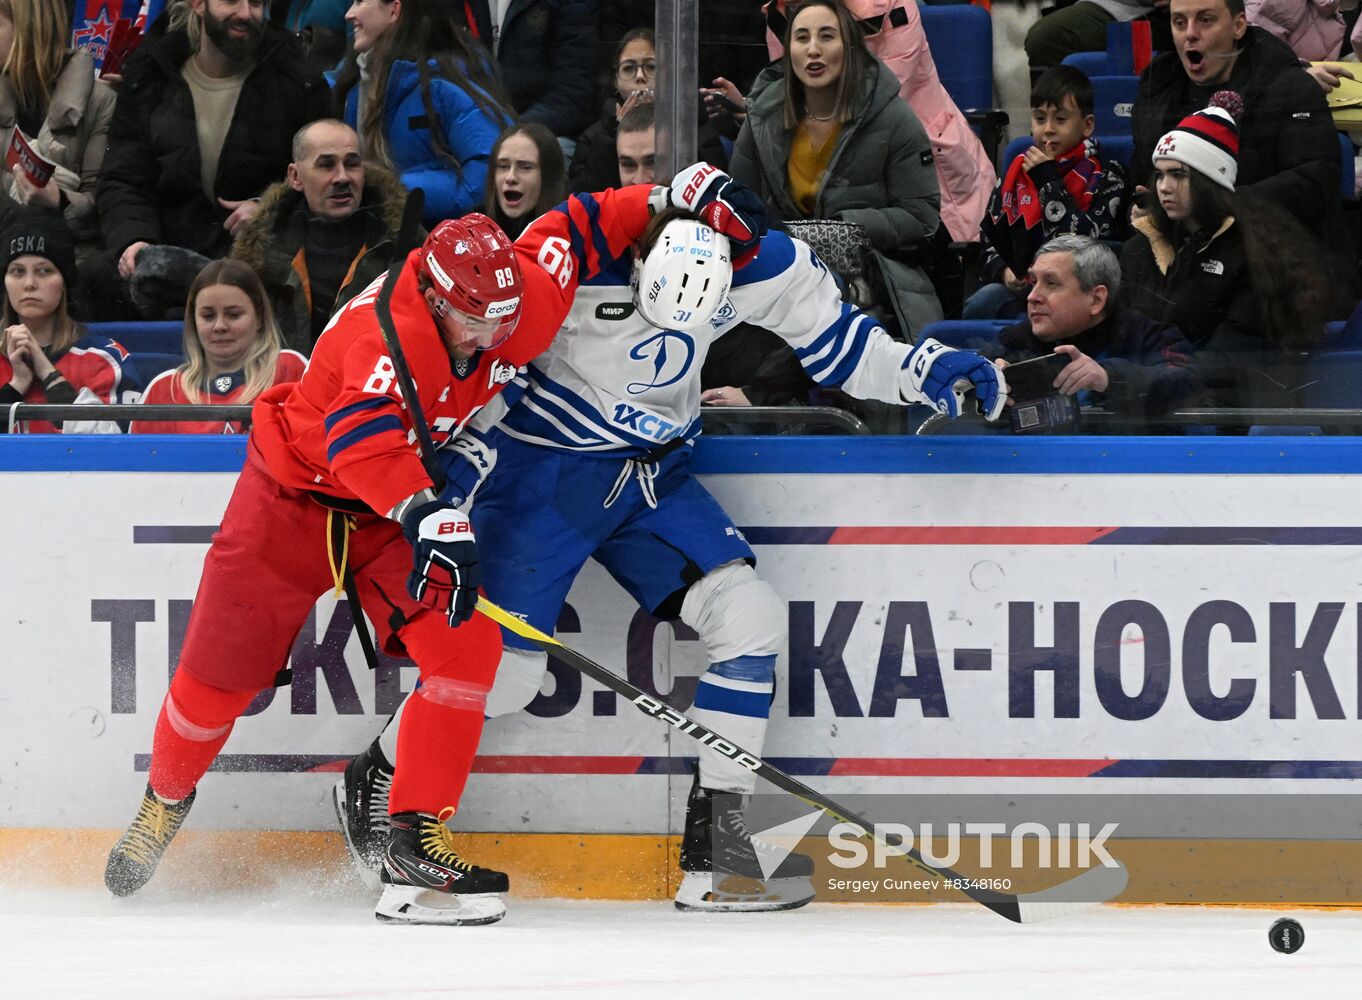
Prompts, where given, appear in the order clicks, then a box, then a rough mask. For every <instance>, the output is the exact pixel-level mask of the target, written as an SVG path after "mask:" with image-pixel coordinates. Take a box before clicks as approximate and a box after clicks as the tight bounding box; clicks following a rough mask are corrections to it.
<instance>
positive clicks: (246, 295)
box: [131, 259, 307, 434]
mask: <svg viewBox="0 0 1362 1000" xmlns="http://www.w3.org/2000/svg"><path fill="white" fill-rule="evenodd" d="M184 356H185V363H184V364H182V365H180V367H178V368H174V369H172V370H170V371H167V372H162V373H161V374H160V375H157V376H156V377H155V378H154V379H152V380H151V383H150V384H149V385H148V386H147V391H146V392H144V393H143V394H142V402H143V403H179V404H186V403H187V404H191V405H194V406H197V405H199V404H201V403H214V404H222V405H226V404H230V403H249V402H250V401H251V400H253V399H255V397H256V396H259V395H260V394H261V393H262V392H264V391H265V390H266V389H268V388H269V387H270V386H272V385H278V384H279V383H280V382H296V381H297V380H298V379H300V378H302V377H303V371H304V369H306V368H307V359H306V358H305V357H303V356H302V355H301V354H299V353H298V352H297V351H290V350H285V349H283V348H282V347H281V344H280V337H279V328H278V327H277V326H275V324H274V313H273V311H272V310H271V309H270V303H269V299H268V297H267V296H266V295H265V286H264V285H263V284H261V282H260V278H259V277H258V276H257V275H256V273H255V272H254V271H253V270H251V269H250V267H248V266H247V265H246V264H244V263H242V262H241V261H239V260H231V259H227V260H215V261H212V262H211V263H209V264H208V265H207V266H206V267H205V268H204V269H203V270H202V271H200V272H199V274H198V277H196V278H195V279H194V283H193V284H192V285H191V286H190V287H189V298H188V300H187V301H186V303H185V311H184ZM131 430H132V433H133V434H241V433H243V428H242V426H241V422H240V421H236V420H229V421H226V422H221V421H208V420H135V421H133V424H132V429H131Z"/></svg>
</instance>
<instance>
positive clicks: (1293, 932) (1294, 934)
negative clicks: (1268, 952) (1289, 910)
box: [1267, 917, 1305, 955]
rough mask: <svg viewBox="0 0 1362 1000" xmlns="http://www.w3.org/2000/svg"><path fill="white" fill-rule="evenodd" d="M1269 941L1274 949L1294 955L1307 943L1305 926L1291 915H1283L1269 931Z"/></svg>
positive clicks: (1284, 953)
mask: <svg viewBox="0 0 1362 1000" xmlns="http://www.w3.org/2000/svg"><path fill="white" fill-rule="evenodd" d="M1267 940H1268V943H1270V944H1271V945H1272V950H1273V951H1280V952H1281V953H1282V954H1283V955H1294V954H1295V953H1296V952H1298V951H1300V950H1301V945H1303V944H1305V928H1304V927H1302V926H1301V925H1300V924H1299V923H1297V922H1296V921H1294V920H1292V919H1291V918H1290V917H1282V918H1281V919H1280V920H1278V921H1276V922H1275V923H1273V925H1272V929H1271V930H1270V931H1268V932H1267Z"/></svg>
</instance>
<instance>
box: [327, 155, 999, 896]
mask: <svg viewBox="0 0 1362 1000" xmlns="http://www.w3.org/2000/svg"><path fill="white" fill-rule="evenodd" d="M653 201H654V207H655V208H656V209H661V211H659V212H658V214H657V215H655V216H654V218H653V220H652V222H651V223H650V224H649V225H648V228H647V230H646V231H645V233H644V236H643V239H642V240H641V241H640V242H639V244H638V246H637V247H636V248H635V249H634V252H633V253H632V254H630V253H626V254H624V255H622V256H620V257H618V258H616V259H614V260H613V261H611V262H610V263H609V265H607V266H602V267H601V268H600V273H599V275H598V277H596V278H594V279H592V280H590V281H587V282H583V283H582V284H581V286H580V288H579V290H578V292H577V298H576V300H575V304H574V305H573V307H572V310H571V313H570V315H569V317H568V319H567V322H566V324H565V325H564V327H563V329H562V330H561V331H560V333H559V334H558V336H557V337H556V338H555V339H554V341H553V346H552V347H550V349H549V350H548V351H546V352H545V353H544V354H542V355H540V356H539V357H538V358H536V359H535V360H534V361H533V362H532V363H531V364H530V365H529V366H528V367H527V369H525V370H524V371H523V372H522V373H521V375H520V376H519V377H518V378H517V379H516V381H515V382H514V384H512V385H510V386H508V387H507V389H506V391H505V392H503V393H502V394H501V395H500V396H498V397H497V398H496V399H495V400H494V401H493V402H492V403H491V404H489V406H488V407H487V408H486V409H485V410H483V411H482V412H481V413H480V414H478V415H477V416H476V417H475V418H474V420H473V422H472V424H471V425H470V426H469V427H468V428H467V429H466V430H465V431H464V432H463V434H462V435H461V436H460V437H459V438H458V439H457V440H456V441H455V442H453V447H448V448H446V449H444V450H442V452H441V455H442V456H443V458H444V465H445V468H446V471H447V473H448V476H449V482H448V485H447V486H446V488H445V494H444V497H443V498H444V499H446V500H452V501H453V502H455V503H459V504H468V502H469V501H471V500H472V499H473V495H474V493H476V503H471V506H469V511H470V517H471V518H472V521H473V524H474V528H475V530H476V532H477V535H478V538H479V539H481V540H484V544H483V545H482V547H481V548H480V550H479V551H480V553H481V559H482V571H483V582H484V588H485V590H486V593H487V595H488V597H489V598H491V599H492V600H493V601H495V602H496V603H498V604H500V605H501V606H502V607H504V608H506V609H507V610H508V611H510V612H511V613H512V614H516V615H518V616H521V617H523V618H524V619H525V620H526V621H528V622H529V623H530V624H531V625H533V626H535V627H536V628H538V629H540V630H542V631H544V632H550V633H551V632H552V631H553V630H554V627H555V625H556V623H557V621H558V616H559V612H560V610H561V609H562V606H563V602H564V600H565V599H566V597H567V594H568V590H569V588H570V587H571V585H572V582H573V580H574V579H575V578H576V576H577V573H578V572H579V571H580V570H581V568H582V566H583V565H584V564H585V563H586V561H587V559H589V558H595V559H596V560H597V561H598V562H600V563H601V564H602V565H603V566H604V567H605V568H606V570H608V571H609V572H610V574H611V575H612V576H613V577H614V578H615V579H616V580H617V581H619V583H620V584H621V585H622V586H623V587H624V588H625V589H626V590H627V591H628V592H629V594H630V595H631V596H632V597H633V598H634V600H636V601H637V602H638V603H639V605H640V606H642V607H643V608H645V609H646V610H648V611H649V612H650V613H652V614H653V615H654V616H655V617H657V618H659V619H662V620H678V619H679V620H680V621H682V622H684V623H685V624H687V625H689V626H690V627H691V628H693V629H694V630H695V631H696V632H697V633H698V634H699V637H700V640H701V641H702V642H703V644H704V647H705V651H706V654H707V656H708V660H709V664H710V666H709V668H708V670H707V671H706V672H705V674H704V675H703V676H702V677H701V678H700V682H699V685H698V687H697V689H696V695H695V701H694V704H693V705H692V706H691V708H690V709H689V712H688V714H690V715H691V716H692V717H694V718H695V719H696V720H698V721H699V722H701V723H702V724H704V725H705V726H708V727H709V728H711V729H712V730H714V731H715V732H717V733H720V734H722V735H723V736H725V737H727V738H728V739H730V740H732V741H733V742H736V743H737V744H739V745H740V746H743V747H745V748H747V749H749V750H752V751H754V752H756V753H760V752H761V750H762V745H763V742H764V740H765V735H766V725H767V717H768V715H769V711H770V704H771V700H772V698H773V692H774V685H775V674H776V664H777V661H778V659H779V658H780V656H781V654H782V653H783V651H784V649H785V645H786V630H787V611H786V607H785V603H784V602H783V601H782V600H781V599H780V598H779V597H778V596H777V595H776V593H775V592H774V591H773V590H772V589H771V587H770V586H769V585H768V584H767V583H765V582H764V581H763V580H762V579H761V578H760V577H758V576H757V573H756V571H755V569H754V568H753V567H754V566H755V564H756V556H755V555H754V554H753V552H752V550H751V548H749V547H748V545H747V542H746V541H745V540H744V539H743V537H742V535H741V533H740V532H739V531H738V530H737V529H736V528H735V526H734V525H733V522H732V520H731V519H730V518H729V517H728V515H727V514H726V513H725V512H724V510H723V508H722V507H720V506H719V504H718V502H717V501H716V500H715V499H714V498H713V497H712V496H711V495H710V494H709V493H708V491H706V490H705V488H704V487H703V486H701V485H700V483H699V481H698V480H697V479H696V478H695V477H694V476H693V475H692V474H691V471H690V458H691V450H692V446H693V444H694V441H695V439H696V437H697V436H698V435H699V433H700V369H701V366H702V365H703V364H704V360H705V355H706V353H707V351H708V350H709V346H710V344H711V343H712V342H713V341H714V339H715V338H717V337H719V336H721V335H722V334H723V333H724V332H725V331H727V330H729V329H730V328H732V327H733V326H735V325H737V324H738V323H739V322H744V321H745V322H747V323H751V324H753V325H755V326H759V327H764V328H765V329H767V330H770V331H772V332H774V333H776V334H778V335H779V336H781V337H783V338H784V339H785V340H787V341H788V342H789V343H790V345H791V346H792V347H793V348H794V351H795V353H796V355H797V356H798V357H799V359H800V362H801V363H802V364H803V366H804V369H805V371H807V372H808V374H809V375H810V376H811V377H812V378H813V379H814V380H815V381H817V382H818V383H819V384H821V385H825V386H840V387H841V388H842V389H844V390H845V391H846V392H848V393H850V394H851V395H853V396H857V397H859V398H863V399H877V400H882V401H885V402H890V403H899V404H905V405H906V404H910V403H919V402H925V403H928V404H930V405H932V406H934V407H936V408H937V409H938V410H939V411H940V412H942V413H946V414H949V415H951V416H958V415H959V414H960V412H961V409H962V407H963V406H964V404H965V400H966V396H967V395H968V394H969V393H971V392H972V393H973V394H974V396H975V398H976V401H977V403H978V405H979V408H980V410H981V411H982V412H983V413H984V414H985V415H986V416H988V417H989V418H990V419H993V418H996V417H997V416H998V415H999V414H1000V413H1001V412H1002V408H1003V405H1004V403H1005V402H1006V396H1007V391H1006V386H1005V384H1004V383H1003V380H1002V378H1001V377H1000V374H999V372H998V370H997V369H995V368H994V366H993V365H992V364H990V363H989V362H988V361H987V360H985V359H984V358H982V357H981V356H979V355H978V354H975V353H972V352H969V351H957V350H954V349H952V348H949V347H946V346H944V345H942V344H939V343H937V342H936V341H933V340H930V339H929V340H924V341H922V342H920V343H918V344H915V345H909V344H904V343H900V342H897V341H895V340H893V339H891V338H890V337H889V336H888V335H887V334H886V333H885V332H884V330H883V329H882V328H881V327H880V326H879V325H878V324H877V323H876V322H875V320H874V319H873V318H871V317H870V316H867V315H865V314H864V313H861V312H859V311H857V310H856V309H854V308H853V307H852V306H850V305H848V304H846V303H845V302H843V301H842V296H841V293H840V291H839V289H838V286H837V283H836V281H835V279H834V278H833V276H832V274H831V273H830V272H829V271H828V269H827V267H826V266H824V264H823V263H822V262H821V261H820V260H819V259H818V258H817V256H816V255H815V254H814V253H813V251H812V250H810V249H809V247H808V246H807V245H805V244H804V243H801V242H800V241H799V240H796V239H793V238H791V237H790V236H788V235H786V234H784V233H780V232H769V233H765V235H759V234H761V233H763V232H764V230H765V219H764V213H763V211H762V209H761V207H760V202H758V201H756V199H755V197H754V196H753V195H752V194H751V192H749V191H747V190H746V189H745V188H742V187H741V186H740V185H738V184H737V183H736V182H735V181H733V180H732V179H731V178H729V177H728V176H727V175H726V174H724V173H722V172H721V171H718V170H717V169H715V168H714V167H710V166H708V165H705V164H697V165H696V166H695V167H692V168H689V169H688V170H686V171H683V172H682V173H681V174H679V175H678V177H677V179H676V180H674V181H673V183H672V186H671V187H670V188H658V189H656V190H655V192H654V195H653ZM716 203H717V206H718V207H719V208H720V209H722V210H724V211H735V212H737V213H738V214H739V215H740V216H741V217H742V218H743V219H744V221H748V222H749V226H750V228H751V230H752V231H753V233H754V237H755V238H754V240H753V241H751V242H749V243H748V244H746V245H737V246H730V241H729V240H728V238H726V237H725V236H724V235H722V234H721V233H719V232H717V231H716V230H715V229H713V228H711V227H710V226H709V225H706V224H705V223H704V222H702V221H700V218H701V216H700V215H699V213H701V212H705V211H706V210H708V211H710V212H711V213H712V212H713V211H714V208H715V205H716ZM591 204H592V201H591V198H590V196H589V195H577V196H574V198H572V199H569V202H568V203H565V206H560V210H563V211H567V212H569V215H570V218H572V221H573V225H572V227H570V232H571V237H572V238H571V239H570V240H563V239H561V238H558V240H557V243H554V242H553V241H552V240H549V241H546V242H545V245H544V247H543V248H542V250H541V252H542V253H543V254H546V255H549V256H550V257H553V256H555V255H559V254H561V255H564V256H565V257H567V258H569V259H575V262H576V266H577V267H579V268H581V269H585V267H586V264H587V262H588V260H590V261H591V262H592V263H595V261H596V260H598V259H599V255H601V254H602V253H605V252H607V251H606V249H605V247H606V243H605V241H604V240H603V239H601V238H600V235H599V234H598V233H597V232H596V231H595V230H594V229H593V225H592V218H591V211H590V208H591ZM677 207H680V208H682V209H689V210H690V211H689V212H684V213H678V212H677ZM710 217H711V218H712V217H713V216H712V214H711V216H710ZM530 232H532V230H531V231H527V233H526V236H528V235H530ZM524 239H525V236H522V237H521V240H522V242H523V240H524ZM754 251H755V252H754ZM734 254H737V259H738V260H739V261H740V264H739V266H737V267H736V268H735V267H734V264H733V260H734ZM550 270H552V268H550ZM503 638H504V641H505V650H504V652H503V655H502V660H501V664H500V667H499V668H498V671H497V676H496V681H495V684H494V686H493V688H492V691H491V693H490V694H489V696H488V701H487V709H486V711H487V714H488V715H489V716H499V715H505V714H508V713H512V712H517V711H519V710H520V709H522V708H524V707H525V706H526V705H527V704H529V703H530V701H532V700H533V699H534V697H535V695H536V694H537V693H538V692H539V689H540V685H541V683H542V681H543V678H544V674H545V670H546V663H547V658H546V655H545V654H544V653H543V652H540V651H539V650H537V649H534V648H532V647H531V646H530V644H529V643H528V642H527V641H526V640H524V639H521V638H520V637H518V636H515V635H513V634H511V633H509V632H505V631H504V630H503ZM396 728H397V727H396V725H395V724H392V725H390V726H389V729H388V730H387V731H386V732H385V736H382V737H380V738H379V740H377V741H375V743H374V744H373V745H372V746H371V747H370V748H369V749H368V750H366V751H365V752H364V753H362V754H361V755H360V756H359V757H357V758H355V760H354V761H353V762H352V763H351V765H350V767H349V768H348V769H347V771H346V775H345V778H344V779H343V780H342V781H341V782H340V783H338V785H337V789H336V798H337V810H338V813H339V814H340V816H341V819H342V825H343V826H344V827H345V830H346V834H347V841H348V843H349V844H350V846H351V848H352V852H353V853H354V854H355V857H356V860H357V861H358V862H359V863H360V864H362V865H368V866H370V867H372V864H373V849H372V847H371V845H372V844H374V843H381V842H382V841H383V837H384V835H385V832H386V831H384V830H383V829H382V822H383V820H384V819H385V818H386V809H385V808H383V806H384V803H383V802H382V801H381V800H382V796H383V791H384V789H385V788H386V785H387V783H388V781H389V780H390V777H389V776H390V774H391V767H392V765H391V764H390V763H389V761H391V760H392V759H393V756H394V751H395V741H394V740H392V739H391V736H390V735H389V734H391V733H393V732H395V730H396ZM385 747H386V749H385ZM754 781H755V778H754V777H753V775H752V774H751V772H749V771H747V770H746V769H745V768H742V767H740V766H738V765H736V764H734V763H733V762H731V761H729V760H727V759H726V758H724V757H722V756H720V755H719V754H717V753H714V752H713V751H709V750H707V749H705V748H703V747H702V748H700V762H699V768H698V773H697V775H696V778H695V782H694V784H693V786H692V789H691V794H690V798H689V801H688V805H687V815H686V824H685V832H684V839H683V843H682V849H681V868H682V871H683V879H682V881H681V884H680V887H679V889H678V891H677V894H676V905H677V906H678V907H681V908H683V909H695V910H777V909H789V908H792V907H796V906H801V905H803V904H804V903H807V902H808V901H809V900H810V899H811V898H812V897H813V888H812V884H811V881H810V875H811V874H812V870H813V869H812V864H811V862H810V859H808V858H807V857H805V856H803V855H801V854H797V853H795V854H791V855H790V856H789V857H787V858H786V859H785V860H784V862H783V863H782V864H781V865H780V867H778V868H777V869H776V870H775V871H774V873H773V874H772V877H770V878H763V875H762V870H761V866H760V863H759V859H758V857H757V853H756V852H757V851H759V850H761V849H762V846H763V845H761V844H760V843H759V842H757V843H754V842H753V841H752V839H751V838H750V837H749V835H748V833H747V831H746V826H745V824H744V822H743V812H742V808H743V796H745V795H748V794H750V793H751V792H752V791H753V785H754ZM730 876H737V878H730ZM754 886H755V887H756V888H754ZM735 887H737V888H736V889H735Z"/></svg>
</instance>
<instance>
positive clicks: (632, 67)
mask: <svg viewBox="0 0 1362 1000" xmlns="http://www.w3.org/2000/svg"><path fill="white" fill-rule="evenodd" d="M618 70H619V75H620V76H638V71H639V70H643V75H644V76H652V75H653V74H655V73H656V72H657V60H656V59H645V60H643V62H634V61H633V60H632V59H630V60H629V61H628V62H622V63H620V64H619V66H618Z"/></svg>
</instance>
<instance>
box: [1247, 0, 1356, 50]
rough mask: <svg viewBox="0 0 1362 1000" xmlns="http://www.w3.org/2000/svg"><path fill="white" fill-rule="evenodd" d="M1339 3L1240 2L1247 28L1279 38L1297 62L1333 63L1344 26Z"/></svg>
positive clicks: (1334, 0) (1336, 0) (1299, 0)
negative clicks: (1329, 60) (1261, 30)
mask: <svg viewBox="0 0 1362 1000" xmlns="http://www.w3.org/2000/svg"><path fill="white" fill-rule="evenodd" d="M1340 7H1341V4H1340V2H1339V0H1303V2H1302V0H1244V13H1245V14H1246V15H1247V17H1248V21H1249V24H1256V25H1257V26H1258V27H1260V28H1262V29H1263V30H1264V31H1267V32H1268V33H1269V34H1271V35H1273V36H1275V37H1276V38H1280V39H1281V40H1282V41H1284V42H1285V43H1286V44H1287V45H1289V46H1291V51H1293V52H1295V53H1296V55H1297V56H1298V57H1300V58H1301V59H1306V60H1309V61H1310V62H1318V61H1320V60H1324V59H1337V58H1338V56H1339V51H1340V50H1341V49H1342V48H1343V36H1344V35H1345V34H1346V33H1347V30H1348V28H1347V25H1346V23H1345V22H1344V20H1343V15H1342V14H1341V13H1340V12H1339V9H1340Z"/></svg>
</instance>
